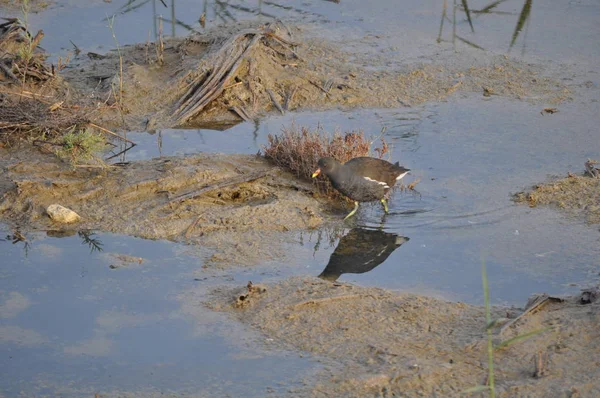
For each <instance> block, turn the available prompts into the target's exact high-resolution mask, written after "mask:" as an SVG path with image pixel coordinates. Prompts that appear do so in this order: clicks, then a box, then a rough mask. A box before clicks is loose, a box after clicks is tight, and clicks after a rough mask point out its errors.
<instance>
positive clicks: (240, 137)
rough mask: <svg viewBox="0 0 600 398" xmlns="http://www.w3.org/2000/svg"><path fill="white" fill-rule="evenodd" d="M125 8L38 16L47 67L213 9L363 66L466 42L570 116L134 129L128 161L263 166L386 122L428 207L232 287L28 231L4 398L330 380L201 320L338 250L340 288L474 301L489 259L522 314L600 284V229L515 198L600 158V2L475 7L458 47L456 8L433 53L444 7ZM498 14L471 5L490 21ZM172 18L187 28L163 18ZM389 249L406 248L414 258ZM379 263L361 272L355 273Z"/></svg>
mask: <svg viewBox="0 0 600 398" xmlns="http://www.w3.org/2000/svg"><path fill="white" fill-rule="evenodd" d="M130 3H131V7H130V8H133V7H136V6H137V8H133V9H131V10H129V11H127V10H128V8H127V7H125V8H122V7H124V5H125V4H126V2H125V1H115V0H113V1H112V3H105V2H104V1H102V0H95V1H87V2H76V1H66V0H60V1H56V2H54V3H53V4H51V5H50V6H49V7H48V8H47V9H46V10H45V11H42V12H40V13H39V14H34V15H31V16H30V18H29V23H30V24H31V29H32V30H33V31H37V30H38V29H43V30H44V32H45V34H46V36H45V38H44V41H43V43H42V44H43V46H44V47H45V48H46V49H47V50H48V51H50V52H51V53H52V54H53V55H65V54H66V52H67V50H69V49H71V48H72V45H71V43H70V40H72V41H73V42H74V43H75V44H76V45H77V46H78V47H80V48H82V49H83V50H84V51H96V52H105V51H108V50H110V49H111V48H113V47H114V41H113V38H112V36H111V32H110V30H109V29H108V27H107V25H108V23H107V21H106V20H104V19H105V17H106V16H108V15H112V14H115V15H116V17H115V23H114V30H115V34H116V36H117V38H118V40H119V42H120V44H121V45H124V44H131V43H138V42H145V41H146V40H148V37H150V39H151V40H153V39H154V37H155V35H156V30H157V26H158V23H157V19H156V18H155V17H157V16H160V15H162V17H163V18H164V23H163V26H164V27H163V29H164V32H165V35H167V36H168V35H172V34H175V35H177V36H182V35H186V34H188V33H189V32H190V31H191V30H196V31H199V32H202V31H203V28H202V27H201V26H200V23H199V22H198V18H199V16H200V15H201V14H202V13H203V12H206V22H207V26H206V27H207V28H210V27H213V26H214V25H215V24H218V23H225V22H227V23H231V22H235V21H240V20H245V19H256V18H260V19H261V20H264V21H267V20H270V19H272V17H278V18H283V19H285V20H290V21H293V22H294V23H299V24H301V25H302V26H304V27H305V29H314V31H315V34H323V35H325V36H329V37H331V38H333V39H335V40H339V41H340V42H342V43H343V42H347V43H348V49H349V50H351V51H357V52H364V53H369V54H370V53H372V54H380V53H385V54H386V55H388V56H389V59H390V64H401V63H402V62H412V61H421V62H434V61H435V59H436V58H435V57H436V54H437V53H438V52H439V51H442V50H444V49H446V50H447V49H448V48H453V47H452V41H453V38H454V41H455V45H456V49H457V56H460V53H461V51H463V50H464V51H467V50H468V51H473V48H474V47H473V45H472V44H475V45H476V46H478V47H481V48H484V49H485V54H489V53H495V54H497V53H501V54H505V53H508V52H509V51H510V55H512V56H516V57H519V58H521V59H523V60H525V61H526V62H535V63H543V64H544V65H545V66H547V67H548V69H549V70H558V71H559V74H560V75H561V76H562V80H563V82H564V83H565V84H566V85H567V86H569V88H571V89H572V91H573V92H574V94H573V98H574V100H573V101H571V102H566V103H564V104H561V105H560V106H559V112H558V113H555V114H553V115H542V114H540V111H541V109H542V108H543V107H544V106H545V105H544V104H530V103H528V102H524V101H516V100H510V99H506V98H501V97H496V96H492V97H490V98H487V99H486V98H483V97H482V96H481V95H474V94H469V95H467V94H457V95H455V96H453V97H452V98H450V99H449V100H448V101H447V102H441V103H432V104H427V105H424V106H420V107H415V108H400V109H386V110H377V109H375V110H357V111H352V112H343V111H328V112H303V113H297V114H289V115H285V116H271V117H269V118H266V119H263V120H260V121H259V122H258V125H253V124H248V123H243V124H240V125H237V126H235V127H233V128H231V129H229V130H227V131H213V130H202V129H196V130H162V131H159V132H153V133H152V134H149V133H147V132H139V133H130V134H129V135H128V138H130V139H132V140H133V141H135V142H136V143H138V146H136V147H135V148H134V149H133V150H131V151H129V152H128V153H127V154H126V155H124V159H123V160H137V159H148V158H152V157H156V156H161V155H162V156H171V155H184V154H192V153H198V152H224V153H256V152H257V151H258V150H259V149H260V148H261V145H263V144H265V143H266V137H267V135H268V134H276V133H279V132H280V130H281V128H282V126H289V125H290V124H291V123H292V122H295V123H297V124H300V125H306V126H310V127H315V126H316V125H317V124H320V125H321V126H323V128H324V129H325V130H328V131H333V130H334V129H336V128H337V129H341V130H343V131H347V130H351V129H363V130H364V131H365V132H366V133H367V134H368V135H378V134H379V131H380V130H381V129H382V127H387V131H386V135H385V138H386V139H387V141H388V142H389V143H391V144H392V145H393V152H392V158H393V159H394V160H399V161H400V163H401V164H403V165H405V166H406V167H408V168H410V169H412V174H411V175H409V176H408V177H406V181H407V182H410V181H413V180H414V179H416V178H420V180H421V181H420V183H419V184H418V185H417V190H418V191H419V195H415V194H412V193H402V192H397V193H396V194H395V195H394V197H393V199H392V200H391V201H390V211H391V214H390V215H388V216H386V217H385V218H383V214H382V211H381V208H380V207H378V206H365V207H363V208H361V210H360V211H359V213H358V215H357V217H355V218H354V219H353V220H352V221H351V222H349V223H347V224H345V225H344V227H345V230H344V231H343V234H347V236H348V238H346V239H344V238H342V240H341V242H342V243H341V244H340V243H339V242H340V240H334V241H333V242H331V244H330V242H328V241H327V239H325V238H323V239H322V240H321V241H320V240H319V239H318V235H319V234H318V232H315V233H312V234H302V236H301V237H300V236H298V237H297V238H298V239H297V240H298V243H297V244H296V245H291V246H290V247H288V255H287V257H286V258H282V259H281V261H280V262H278V263H275V264H265V265H264V267H262V266H261V267H256V268H252V269H248V270H234V271H232V272H221V271H215V270H210V269H202V268H201V267H202V265H203V261H204V259H203V258H202V257H198V256H197V255H196V254H194V251H193V250H192V248H190V247H187V246H185V245H180V244H174V243H171V242H165V241H146V240H141V239H137V238H132V237H127V236H118V235H112V234H102V233H99V234H97V235H94V237H96V238H98V239H100V241H101V242H102V243H103V246H102V248H103V251H101V252H99V251H93V252H91V250H90V247H89V246H88V244H86V243H85V242H83V240H82V237H81V236H78V235H77V234H76V235H74V236H70V237H65V238H60V239H59V238H52V237H48V236H46V234H45V233H43V232H39V233H35V234H32V235H30V236H27V238H28V239H29V241H30V244H29V245H28V246H26V245H25V244H24V242H17V243H14V244H13V243H12V241H11V239H8V240H7V239H4V240H2V241H0V253H1V254H2V257H1V258H0V264H1V267H0V395H2V394H4V395H5V396H7V397H12V396H19V394H21V395H22V396H46V395H58V396H74V397H77V396H93V394H94V393H96V392H109V393H112V394H113V395H117V393H116V392H124V393H127V392H131V393H134V394H137V395H138V396H152V395H160V394H161V393H170V392H176V393H179V394H183V395H185V394H199V395H201V396H202V395H205V396H215V395H216V394H218V395H219V396H241V395H245V396H257V397H261V396H265V395H268V393H269V392H273V393H283V392H285V391H286V389H287V388H289V387H291V386H293V385H295V384H296V383H299V382H300V381H301V380H302V379H303V378H304V377H306V376H310V374H311V372H314V371H315V369H318V366H316V365H315V364H316V362H315V361H314V360H312V359H304V358H300V357H299V356H298V355H297V354H293V353H287V352H280V351H276V350H270V349H268V344H269V342H268V341H266V340H265V338H264V337H263V336H260V335H257V334H255V333H253V332H250V331H248V330H244V328H243V327H242V325H240V324H237V323H235V322H233V321H231V320H229V319H228V318H227V317H226V316H224V315H220V314H216V313H214V312H213V311H210V310H208V309H206V308H204V307H203V306H202V305H200V304H199V303H200V302H201V299H202V295H198V294H197V292H198V291H201V292H206V291H207V290H208V289H209V288H210V287H212V286H215V285H219V284H221V283H225V282H226V283H231V282H233V283H236V284H238V285H240V286H241V285H244V284H245V283H246V282H247V281H248V280H252V281H255V282H260V281H263V280H267V281H273V280H277V279H279V278H284V277H287V276H290V275H313V276H317V275H320V274H321V273H322V272H323V270H324V269H325V267H326V265H327V264H328V262H330V256H331V255H332V253H337V254H335V255H334V256H333V257H332V260H331V262H330V266H331V267H330V268H329V270H330V272H329V273H328V274H329V275H331V272H333V273H334V274H335V273H339V274H340V276H339V280H341V281H349V282H354V283H357V284H359V285H364V286H379V287H385V288H392V289H402V290H410V291H413V292H416V293H421V294H433V295H437V296H441V297H444V298H447V299H453V300H461V301H466V302H471V303H481V302H482V289H481V264H482V260H483V259H485V261H486V264H487V267H488V276H489V283H490V290H491V296H492V300H493V302H495V303H505V304H515V305H523V304H524V302H525V300H526V299H527V297H528V296H529V295H530V294H531V293H534V292H548V293H552V294H566V293H576V292H578V291H579V289H580V288H581V287H584V286H587V285H589V284H591V283H593V282H594V281H597V280H598V273H599V272H600V245H599V244H598V243H599V240H600V235H599V233H598V227H597V226H595V227H592V226H587V225H585V224H584V223H583V222H582V221H581V220H579V219H575V218H570V217H568V216H565V215H564V214H562V213H559V212H557V211H555V210H553V209H544V208H539V209H530V208H528V207H526V206H517V205H515V204H514V203H513V202H512V201H511V200H510V197H511V194H512V193H515V192H517V191H519V190H523V189H525V188H527V187H529V186H531V185H533V184H535V183H538V182H541V181H544V180H546V179H547V178H549V177H551V176H556V175H561V176H562V175H565V174H566V172H568V171H571V172H575V173H579V172H581V171H582V169H583V162H584V161H585V160H586V159H587V158H596V159H597V158H598V156H599V155H598V154H599V153H600V140H599V139H598V137H599V134H600V133H599V130H598V125H599V124H600V118H599V116H598V115H599V114H600V105H599V104H600V102H599V101H600V93H599V89H598V85H599V81H600V78H599V75H598V73H597V65H599V64H600V46H598V43H600V25H599V24H598V21H599V20H600V4H598V2H595V1H586V0H581V1H548V2H529V4H531V8H530V9H529V10H528V11H525V12H524V9H525V8H526V7H525V6H526V5H527V3H528V2H527V1H516V0H508V1H505V2H500V3H499V5H498V6H496V7H495V8H492V9H491V10H488V12H487V13H476V12H473V13H472V19H473V21H472V22H473V27H474V29H475V32H474V33H473V32H471V29H470V27H469V23H468V21H467V20H466V18H465V13H464V12H463V11H462V10H458V11H457V19H456V25H455V26H456V30H455V35H454V36H453V15H452V12H451V10H448V12H449V14H448V16H449V19H448V20H446V21H445V22H444V26H443V29H442V34H441V36H440V37H441V43H439V44H438V43H437V42H436V39H438V33H439V28H440V19H441V16H442V3H443V2H442V1H421V2H397V1H381V2H376V3H373V2H365V1H358V0H349V1H344V0H343V1H342V2H340V3H339V4H336V3H334V2H330V1H317V0H314V1H312V0H307V1H303V2H296V1H279V2H277V1H260V2H259V1H248V2H246V1H237V2H234V1H230V2H226V1H219V2H216V1H204V2H202V1H191V0H187V1H185V0H183V1H182V0H178V1H177V2H175V8H174V12H173V7H172V5H173V2H172V1H171V0H166V3H167V5H168V6H169V7H168V8H165V7H164V6H163V5H162V4H161V2H160V1H158V0H157V1H154V0H150V1H133V2H130ZM449 3H451V2H449ZM489 3H492V2H491V1H490V2H489ZM489 3H488V2H483V1H479V2H469V5H470V8H471V10H474V11H477V10H483V9H485V7H486V6H487V5H488V4H489ZM173 17H174V18H175V19H176V20H177V22H176V23H175V24H172V23H171V22H170V21H172V20H173V19H174V18H173ZM519 26H520V27H519ZM173 27H174V31H173ZM515 32H516V33H515ZM513 40H514V43H513V44H512V46H511V42H513ZM469 43H471V44H469ZM482 51H483V50H482ZM482 54H484V52H482ZM584 81H585V82H586V87H587V89H585V90H584V89H583V88H582V87H583V86H582V85H581V84H582V83H583V82H584ZM341 217H343V215H340V218H341ZM2 228H4V227H2ZM360 228H366V229H368V230H369V231H376V232H375V233H373V232H364V230H362V229H360ZM1 232H2V234H1V235H0V237H4V236H5V235H7V234H12V233H13V231H7V230H6V229H5V228H4V229H2V230H1ZM321 232H322V236H326V235H327V234H328V233H329V232H328V231H321ZM361 233H362V234H363V235H362V236H365V238H364V240H368V239H373V242H374V243H373V246H375V247H380V248H381V250H379V251H377V252H373V253H372V254H366V255H365V256H368V255H370V256H372V262H370V263H369V264H371V265H373V267H371V266H366V267H365V268H361V267H357V265H356V264H358V262H357V261H354V262H353V259H356V258H358V257H360V256H358V255H356V256H353V255H352V253H351V251H350V252H349V251H348V250H347V249H344V248H345V247H346V248H347V247H351V246H352V244H351V243H350V244H349V243H348V242H352V239H355V238H356V236H360V234H361ZM367 235H368V236H369V237H367ZM394 236H396V237H397V238H402V239H401V245H398V243H399V242H400V241H398V240H397V239H396V238H394V239H392V237H394ZM377 242H379V244H380V246H377V244H378V243H377ZM338 244H340V248H338V249H336V246H337V245H338ZM390 245H391V246H390ZM348 253H350V254H348ZM114 254H126V255H130V256H136V257H142V258H143V259H144V262H143V263H142V264H141V265H135V264H133V265H131V264H130V265H128V266H126V267H122V268H117V269H111V268H110V265H114V264H116V263H115V261H117V260H115V256H114ZM344 256H349V257H344ZM340 259H341V260H340ZM362 260H363V259H362V258H361V261H362ZM369 261H371V258H367V257H365V258H364V261H362V264H363V265H364V263H366V262H369ZM340 264H343V265H344V266H345V267H346V268H345V269H343V270H341V271H342V272H340V269H338V268H336V267H339V265H340ZM367 268H369V269H367ZM332 270H333V271H332ZM336 276H337V275H336ZM196 279H199V280H196ZM190 292H193V293H190ZM196 303H198V304H196ZM278 381H282V382H283V383H282V384H278V383H277V382H278Z"/></svg>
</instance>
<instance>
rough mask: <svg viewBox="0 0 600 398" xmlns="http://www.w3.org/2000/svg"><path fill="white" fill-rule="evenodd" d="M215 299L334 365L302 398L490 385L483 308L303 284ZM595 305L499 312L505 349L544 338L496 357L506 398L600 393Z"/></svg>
mask: <svg viewBox="0 0 600 398" xmlns="http://www.w3.org/2000/svg"><path fill="white" fill-rule="evenodd" d="M212 296H213V297H212V299H211V300H210V301H209V303H208V305H209V306H210V307H211V308H214V309H216V310H219V311H225V312H228V313H230V314H231V316H232V317H234V318H236V319H238V320H239V321H240V322H242V323H244V324H246V325H250V326H252V327H253V328H255V329H257V330H260V331H261V332H262V333H264V334H265V335H266V336H267V338H269V339H272V341H273V342H274V344H278V345H280V346H281V347H283V348H286V349H294V350H299V351H301V352H306V353H310V354H312V355H316V356H318V357H324V358H327V359H328V360H331V361H332V362H331V364H330V365H331V366H330V367H329V369H330V371H329V372H327V374H323V375H322V377H321V378H320V380H317V382H316V385H315V384H313V386H312V387H309V388H308V389H305V390H298V391H295V393H297V394H301V395H302V396H314V397H320V396H348V397H363V396H411V397H412V396H459V395H461V393H463V392H464V391H466V390H468V389H469V388H471V387H474V386H478V385H485V384H486V382H487V363H488V357H487V340H486V328H485V325H486V320H485V319H486V317H485V311H484V308H483V307H479V306H473V305H467V304H463V303H452V302H447V301H443V300H440V299H436V298H431V297H426V296H422V295H414V294H407V293H398V292H394V291H389V290H383V289H378V288H364V287H358V286H353V285H349V284H340V283H334V284H332V283H331V282H329V281H323V280H321V279H317V278H308V279H307V278H299V277H297V278H290V279H288V280H285V281H282V282H279V283H274V284H269V285H263V286H261V287H260V288H256V287H254V286H249V287H239V288H231V287H223V288H219V289H216V290H215V291H214V292H213V295H212ZM241 297H244V299H243V300H242V302H243V304H244V305H240V298H241ZM590 297H595V296H593V292H592V293H590V292H585V293H583V294H582V295H580V296H573V297H563V298H554V297H548V296H541V297H534V298H533V299H532V300H531V302H530V303H529V304H528V306H526V307H525V308H524V309H518V308H502V307H493V308H492V311H491V316H492V319H495V320H497V322H496V323H495V326H494V328H493V342H494V345H495V346H497V345H499V344H501V343H502V342H505V341H508V340H510V339H511V338H514V337H516V336H519V335H524V334H526V333H529V332H533V331H540V332H539V333H537V334H534V335H533V336H531V337H529V338H526V339H523V340H521V341H519V342H515V343H514V344H512V345H509V346H508V347H506V348H501V349H496V350H495V353H494V355H495V363H494V366H495V368H494V369H495V378H496V391H497V394H498V395H497V396H500V397H515V396H561V397H562V396H564V397H572V396H582V397H583V396H589V397H591V396H597V395H598V394H600V386H599V385H598V383H597V380H598V377H600V367H599V366H598V363H597V362H596V361H597V359H595V358H596V357H597V354H598V352H600V345H599V343H598V341H600V340H598V337H600V336H599V334H598V330H597V327H596V325H597V323H598V321H599V320H600V319H599V316H600V302H598V301H592V300H590ZM541 330H543V331H541ZM583 352H587V353H589V356H588V355H583V356H582V353H583ZM584 357H587V358H584ZM313 383H314V381H313Z"/></svg>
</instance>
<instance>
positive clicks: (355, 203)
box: [344, 202, 358, 221]
mask: <svg viewBox="0 0 600 398" xmlns="http://www.w3.org/2000/svg"><path fill="white" fill-rule="evenodd" d="M357 210H358V202H354V210H352V211H351V212H350V213H348V215H347V216H346V217H344V221H346V220H347V219H349V218H350V217H352V216H353V215H354V214H356V211H357Z"/></svg>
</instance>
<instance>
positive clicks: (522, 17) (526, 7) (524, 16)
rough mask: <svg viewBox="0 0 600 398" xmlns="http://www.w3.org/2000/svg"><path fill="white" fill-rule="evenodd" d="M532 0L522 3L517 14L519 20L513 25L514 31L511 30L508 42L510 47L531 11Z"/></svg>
mask: <svg viewBox="0 0 600 398" xmlns="http://www.w3.org/2000/svg"><path fill="white" fill-rule="evenodd" d="M532 2H533V0H526V1H525V4H523V9H522V10H521V14H520V15H519V20H518V21H517V26H516V27H515V31H514V32H513V36H512V40H511V42H510V48H512V46H514V44H515V42H516V41H517V38H518V37H519V33H521V30H522V29H523V25H525V22H527V19H528V18H529V14H530V13H531V3H532Z"/></svg>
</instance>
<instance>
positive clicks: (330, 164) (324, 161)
mask: <svg viewBox="0 0 600 398" xmlns="http://www.w3.org/2000/svg"><path fill="white" fill-rule="evenodd" d="M317 165H318V166H319V168H318V169H316V170H315V172H314V173H313V174H312V178H315V177H316V176H318V175H319V174H321V173H323V174H325V175H329V174H331V173H332V172H333V171H334V170H335V169H336V168H337V167H338V166H339V165H340V162H338V161H337V160H335V159H334V158H330V157H327V158H321V159H319V162H318V163H317Z"/></svg>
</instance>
